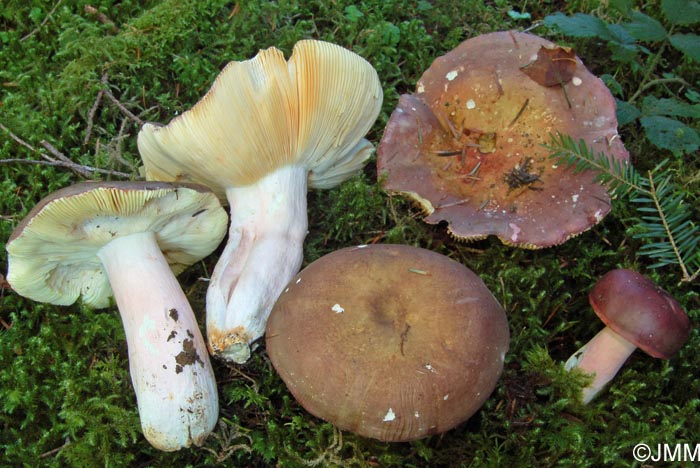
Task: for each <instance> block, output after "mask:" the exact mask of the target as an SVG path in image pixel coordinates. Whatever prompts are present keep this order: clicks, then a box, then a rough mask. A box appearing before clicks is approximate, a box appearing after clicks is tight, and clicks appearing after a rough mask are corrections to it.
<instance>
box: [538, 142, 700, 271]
mask: <svg viewBox="0 0 700 468" xmlns="http://www.w3.org/2000/svg"><path fill="white" fill-rule="evenodd" d="M546 147H547V148H548V149H549V150H550V151H551V155H550V156H551V157H552V158H555V159H557V161H558V163H560V164H565V165H567V166H569V167H573V169H574V171H575V172H580V171H584V170H592V171H595V173H596V176H595V179H596V181H597V182H599V183H600V184H602V185H603V186H605V187H606V188H607V189H608V192H609V193H610V194H611V196H618V197H619V196H630V197H631V199H630V200H631V201H632V202H633V203H634V204H635V205H636V206H637V211H638V212H639V213H640V221H639V223H638V232H636V233H635V234H634V235H633V237H635V238H637V239H642V240H643V241H644V242H645V245H643V246H642V248H641V249H640V251H639V253H640V254H641V255H645V256H648V257H650V258H652V259H654V260H656V263H654V264H652V265H650V268H658V267H661V266H666V265H677V266H678V267H679V268H680V270H681V281H684V282H691V281H694V280H695V279H697V278H698V276H699V275H700V250H699V249H698V246H700V228H698V226H697V225H696V224H695V223H694V222H693V220H692V219H691V213H690V211H689V209H688V206H687V205H686V204H685V202H684V199H683V195H684V194H683V193H682V192H680V191H679V190H678V188H677V187H676V186H675V185H674V184H673V183H672V181H671V178H670V176H664V174H663V168H664V166H665V165H666V163H667V160H664V161H662V162H661V163H660V164H658V165H657V166H656V167H655V168H654V169H653V170H652V171H648V173H647V175H646V177H642V176H641V175H640V174H639V172H637V171H636V170H635V169H634V168H633V167H632V166H631V165H630V164H627V163H626V162H623V161H618V160H615V159H612V158H609V157H607V156H606V155H605V153H598V154H595V153H594V151H593V149H592V148H589V147H588V145H587V144H586V142H585V141H584V140H580V141H578V142H576V141H574V140H573V138H571V137H570V136H568V135H562V134H560V133H559V134H557V135H552V136H551V143H550V144H549V145H546Z"/></svg>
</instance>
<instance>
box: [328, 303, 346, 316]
mask: <svg viewBox="0 0 700 468" xmlns="http://www.w3.org/2000/svg"><path fill="white" fill-rule="evenodd" d="M331 310H332V311H333V312H335V313H336V314H342V313H343V312H345V309H343V308H342V307H341V306H340V304H334V305H333V307H331Z"/></svg>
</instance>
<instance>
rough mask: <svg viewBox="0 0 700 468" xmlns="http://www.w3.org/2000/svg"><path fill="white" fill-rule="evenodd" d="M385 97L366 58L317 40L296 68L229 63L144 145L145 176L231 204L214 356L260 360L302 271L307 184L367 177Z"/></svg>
mask: <svg viewBox="0 0 700 468" xmlns="http://www.w3.org/2000/svg"><path fill="white" fill-rule="evenodd" d="M381 103H382V89H381V84H380V82H379V78H378V77H377V73H376V71H375V70H374V68H373V67H372V65H370V64H369V63H368V62H367V61H365V60H364V59H362V58H361V57H360V56H358V55H356V54H354V53H352V52H350V51H349V50H346V49H344V48H342V47H340V46H337V45H334V44H330V43H326V42H321V41H313V40H306V41H300V42H298V43H297V44H296V46H295V47H294V51H293V53H292V56H291V58H290V59H289V61H288V62H286V61H285V60H284V56H283V54H282V52H281V51H279V50H278V49H275V48H269V49H266V50H262V51H260V53H258V55H256V56H255V57H254V58H253V59H251V60H247V61H242V62H231V63H229V64H228V65H227V66H226V67H225V68H224V70H223V71H222V72H221V74H220V75H219V76H218V77H217V79H216V80H215V82H214V84H213V85H212V87H211V89H210V90H209V92H208V93H207V94H206V95H205V96H204V97H203V98H202V99H201V100H200V101H199V102H198V103H197V104H196V105H195V106H194V107H193V108H192V109H190V110H189V111H187V112H184V113H183V114H182V115H180V116H178V117H177V118H175V119H174V120H173V121H171V122H170V123H169V124H168V125H167V126H165V127H161V126H156V125H153V124H146V125H144V127H143V128H142V129H141V132H140V133H139V137H138V147H139V151H140V153H141V156H142V158H143V161H144V167H145V172H146V177H147V178H148V179H153V180H188V181H193V182H197V183H201V184H205V185H207V186H209V187H212V189H213V190H214V191H215V192H216V193H217V194H219V197H220V198H221V199H226V200H228V203H229V204H230V207H231V225H230V228H229V238H228V242H227V244H226V248H225V249H224V251H223V252H222V254H221V257H220V258H219V261H218V263H217V265H216V267H215V268H214V271H213V273H212V276H211V281H210V283H209V289H208V292H207V338H208V342H209V349H210V351H211V353H212V354H213V355H215V356H218V357H221V358H223V359H226V360H230V361H234V362H237V363H243V362H246V361H247V360H248V359H249V357H250V347H251V345H252V344H253V343H254V342H255V341H256V340H257V339H258V338H260V337H261V336H262V335H263V333H264V330H265V323H266V321H267V317H268V316H269V314H270V310H271V309H272V306H273V305H274V303H275V300H276V299H277V297H278V296H279V293H280V292H281V291H282V289H283V288H284V286H285V285H286V284H287V282H288V281H289V279H290V278H291V277H292V276H294V274H295V273H296V272H297V271H299V268H300V267H301V263H302V258H303V251H302V250H303V249H302V247H303V241H304V237H305V236H306V231H307V224H308V221H307V212H306V192H307V187H308V186H311V187H318V188H329V187H332V186H335V185H337V184H339V183H340V182H342V181H343V180H345V179H347V178H348V177H350V176H351V175H353V174H356V173H357V172H358V171H359V170H360V169H361V168H362V167H363V166H364V164H365V162H366V161H367V158H369V156H370V154H371V151H372V149H373V148H372V145H371V144H370V143H369V142H368V141H367V140H365V139H364V138H363V136H364V135H365V134H366V133H367V131H368V130H369V129H370V127H371V126H372V124H373V123H374V120H375V119H376V118H377V115H378V113H379V110H380V108H381Z"/></svg>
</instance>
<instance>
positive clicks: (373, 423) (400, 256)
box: [265, 244, 510, 441]
mask: <svg viewBox="0 0 700 468" xmlns="http://www.w3.org/2000/svg"><path fill="white" fill-rule="evenodd" d="M265 336H266V338H265V340H266V347H267V353H268V355H269V357H270V360H271V361H272V364H273V366H274V367H275V369H276V370H277V372H278V373H279V375H280V376H281V378H282V380H283V381H284V382H285V383H286V385H287V387H288V389H289V391H290V392H291V393H292V394H293V395H294V397H295V398H296V399H297V401H298V402H299V403H300V404H301V405H302V406H303V407H304V408H305V409H306V410H307V411H309V412H310V413H311V414H313V415H315V416H317V417H319V418H322V419H324V420H326V421H328V422H330V423H332V424H334V425H335V426H337V427H338V428H340V429H343V430H348V431H352V432H355V433H357V434H360V435H362V436H365V437H372V438H376V439H380V440H384V441H408V440H414V439H419V438H422V437H426V436H429V435H432V434H437V433H441V432H444V431H447V430H449V429H451V428H453V427H454V426H456V425H457V424H459V423H461V422H463V421H465V420H466V419H468V418H469V417H470V416H471V415H473V414H474V413H475V412H476V411H477V410H478V409H479V408H480V407H481V406H482V405H483V403H484V402H485V401H486V399H487V398H488V397H489V395H490V394H491V392H492V391H493V389H494V388H495V386H496V383H497V380H498V378H499V377H500V374H501V372H502V370H503V362H504V359H505V354H506V352H507V351H508V345H509V340H510V334H509V330H508V323H507V320H506V315H505V313H504V311H503V309H502V308H501V306H500V304H499V303H498V302H497V301H496V299H495V298H494V297H493V295H492V294H491V292H490V291H489V290H488V289H487V287H486V285H485V284H484V283H483V282H482V281H481V279H480V278H479V277H478V276H477V275H476V274H474V273H473V272H472V271H471V270H469V269H468V268H467V267H465V266H464V265H462V264H461V263H458V262H456V261H454V260H452V259H450V258H448V257H446V256H444V255H440V254H438V253H436V252H432V251H429V250H426V249H420V248H417V247H411V246H407V245H391V244H385V245H368V246H364V245H363V246H357V247H349V248H344V249H341V250H338V251H335V252H333V253H330V254H328V255H325V256H323V257H321V258H320V259H318V260H316V261H314V262H313V263H311V264H310V265H308V266H307V267H306V268H304V269H303V270H302V271H301V272H300V273H299V274H298V275H296V277H295V278H294V279H293V280H292V281H291V282H290V283H289V286H288V287H287V288H286V289H285V290H284V292H283V293H282V294H281V295H280V298H279V300H278V302H277V304H276V305H275V307H274V308H273V310H272V314H271V315H270V318H269V320H268V323H267V332H266V335H265Z"/></svg>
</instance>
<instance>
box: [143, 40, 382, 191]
mask: <svg viewBox="0 0 700 468" xmlns="http://www.w3.org/2000/svg"><path fill="white" fill-rule="evenodd" d="M382 97H383V94H382V88H381V83H380V81H379V77H378V76H377V72H376V71H375V70H374V68H373V67H372V65H371V64H370V63H369V62H367V61H366V60H364V59H363V58H362V57H360V56H359V55H357V54H355V53H353V52H351V51H349V50H347V49H345V48H343V47H340V46H338V45H335V44H331V43H328V42H323V41H315V40H304V41H299V42H298V43H297V44H296V45H295V47H294V50H293V53H292V56H291V57H290V59H289V61H288V62H287V61H285V59H284V55H283V54H282V52H281V51H280V50H279V49H276V48H274V47H271V48H268V49H265V50H261V51H260V52H259V53H258V54H257V55H256V56H255V57H254V58H252V59H250V60H245V61H240V62H230V63H229V64H228V65H227V66H226V67H225V68H224V69H223V70H222V72H221V73H220V74H219V76H218V77H217V78H216V80H215V81H214V84H213V85H212V87H211V89H210V90H209V91H208V92H207V94H206V95H205V96H204V97H203V98H202V99H201V100H200V101H199V102H198V103H197V104H195V105H194V106H193V107H192V109H190V110H188V111H187V112H184V113H183V114H182V115H180V116H178V117H176V118H175V119H173V120H172V121H171V122H170V123H169V124H168V125H167V126H157V125H153V124H146V125H144V127H143V128H142V129H141V131H140V132H139V136H138V147H139V152H140V153H141V157H142V158H143V161H144V168H145V172H146V177H147V178H148V179H151V180H178V181H179V180H184V181H191V182H196V183H201V184H205V185H207V186H208V187H211V188H212V189H213V190H214V191H215V192H216V193H217V194H218V196H219V197H220V198H221V199H222V200H223V199H224V198H225V197H224V192H225V190H226V188H229V187H232V186H244V185H250V184H252V183H255V182H256V181H258V180H260V179H261V178H263V177H264V176H265V175H267V174H269V173H271V172H273V171H275V170H277V169H279V168H281V167H284V166H286V165H301V166H304V167H306V168H307V169H308V170H309V183H310V185H311V186H312V187H320V188H327V187H329V186H332V185H335V184H338V183H340V182H341V181H343V180H345V179H346V178H348V177H349V176H351V175H353V174H355V173H356V172H357V171H358V170H360V169H361V168H362V167H363V166H364V164H365V162H366V160H367V159H368V158H369V156H370V155H371V152H372V150H373V148H372V146H371V145H370V144H369V142H367V140H364V139H363V137H364V135H365V134H366V133H367V132H368V131H369V129H370V128H371V127H372V125H373V123H374V121H375V119H376V118H377V115H378V114H379V110H380V108H381V105H382Z"/></svg>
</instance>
